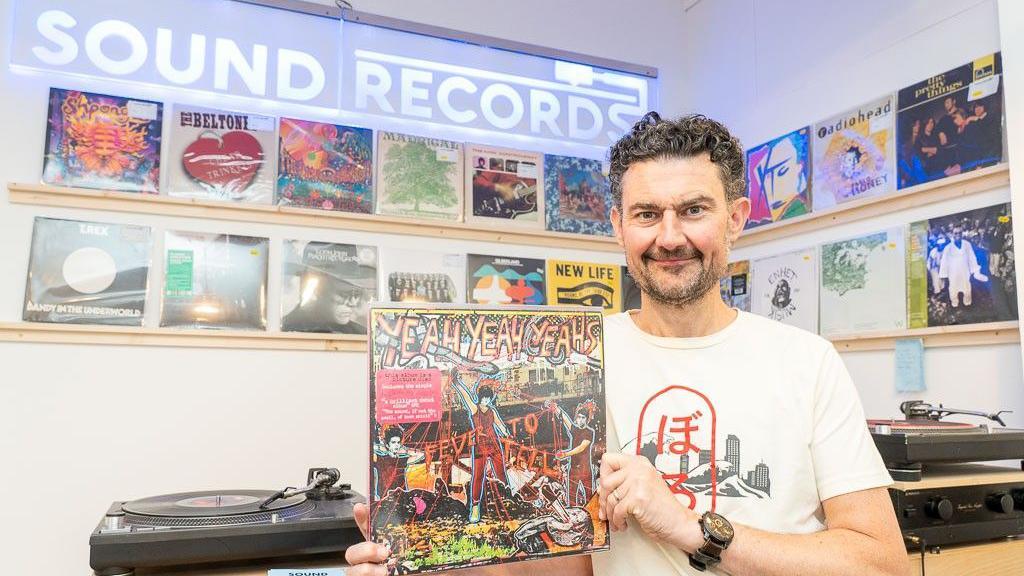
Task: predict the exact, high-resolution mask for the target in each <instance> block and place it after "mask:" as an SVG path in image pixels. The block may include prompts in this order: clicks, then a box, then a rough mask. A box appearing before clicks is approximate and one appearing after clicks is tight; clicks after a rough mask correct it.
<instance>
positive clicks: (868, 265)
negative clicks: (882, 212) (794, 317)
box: [820, 228, 907, 336]
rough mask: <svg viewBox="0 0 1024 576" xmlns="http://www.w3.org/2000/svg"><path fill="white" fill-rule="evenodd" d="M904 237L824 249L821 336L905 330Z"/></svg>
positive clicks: (895, 234) (870, 238) (888, 234)
mask: <svg viewBox="0 0 1024 576" xmlns="http://www.w3.org/2000/svg"><path fill="white" fill-rule="evenodd" d="M903 234H904V231H903V229H901V228H893V229H889V230H884V231H880V232H876V233H874V234H866V235H864V236H859V237H857V238H851V239H849V240H843V241H841V242H831V243H828V244H823V245H822V246H821V249H820V256H821V268H820V269H821V313H820V319H821V334H822V335H823V336H833V335H838V334H854V333H862V332H873V331H893V330H902V329H904V328H906V327H907V294H906V290H907V280H906V245H905V243H904V239H903Z"/></svg>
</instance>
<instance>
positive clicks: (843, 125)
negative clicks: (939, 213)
mask: <svg viewBox="0 0 1024 576" xmlns="http://www.w3.org/2000/svg"><path fill="white" fill-rule="evenodd" d="M893 112H894V110H893V96H892V95H891V94H890V95H888V96H885V97H884V98H880V99H878V100H875V101H873V102H869V103H867V104H865V105H863V106H860V107H858V108H854V109H852V110H849V111H847V112H845V113H843V114H839V115H838V116H834V117H832V118H829V119H828V120H825V121H823V122H819V123H817V124H815V126H814V142H813V145H812V146H811V149H812V150H813V151H814V162H813V165H814V178H813V180H812V181H813V182H814V197H813V201H814V210H816V211H817V210H822V209H825V208H831V207H833V206H836V205H838V204H843V203H844V202H849V201H850V200H856V199H858V198H867V197H870V196H880V195H882V194H888V193H889V192H892V191H893V190H895V189H896V145H895V142H896V138H895V136H896V127H895V126H896V115H895V114H894V113H893Z"/></svg>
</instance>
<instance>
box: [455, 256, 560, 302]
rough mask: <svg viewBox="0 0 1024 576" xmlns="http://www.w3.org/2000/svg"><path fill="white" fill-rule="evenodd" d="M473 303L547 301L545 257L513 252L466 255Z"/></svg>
mask: <svg viewBox="0 0 1024 576" xmlns="http://www.w3.org/2000/svg"><path fill="white" fill-rule="evenodd" d="M466 301H467V302H469V303H470V304H544V303H545V302H546V295H545V290H544V261H543V260H537V259H534V258H517V257H512V256H484V255H481V254H469V255H467V256H466Z"/></svg>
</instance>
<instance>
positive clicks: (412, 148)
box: [377, 131, 465, 220]
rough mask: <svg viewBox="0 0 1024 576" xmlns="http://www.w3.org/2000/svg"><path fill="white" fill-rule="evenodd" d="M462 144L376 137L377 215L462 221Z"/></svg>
mask: <svg viewBox="0 0 1024 576" xmlns="http://www.w3.org/2000/svg"><path fill="white" fill-rule="evenodd" d="M462 170H463V166H462V143H461V142H452V141H449V140H443V139H440V138H428V137H426V136H413V135H410V134H399V133H397V132H384V131H380V132H378V133H377V213H378V214H386V215H390V216H409V217H412V218H433V219H441V220H461V219H462V188H463V186H464V184H465V183H464V182H463V177H462Z"/></svg>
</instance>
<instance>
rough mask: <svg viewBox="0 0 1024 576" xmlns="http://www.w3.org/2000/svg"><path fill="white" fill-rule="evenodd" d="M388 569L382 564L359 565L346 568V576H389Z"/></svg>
mask: <svg viewBox="0 0 1024 576" xmlns="http://www.w3.org/2000/svg"><path fill="white" fill-rule="evenodd" d="M387 574H388V569H387V567H385V566H383V565H382V564H359V565H356V566H350V567H348V568H345V575H346V576H387Z"/></svg>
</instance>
